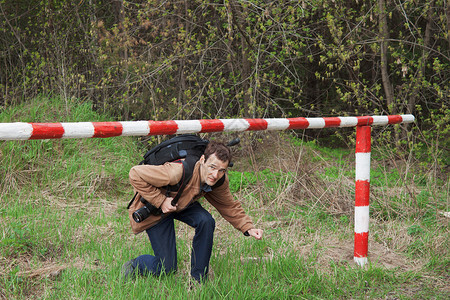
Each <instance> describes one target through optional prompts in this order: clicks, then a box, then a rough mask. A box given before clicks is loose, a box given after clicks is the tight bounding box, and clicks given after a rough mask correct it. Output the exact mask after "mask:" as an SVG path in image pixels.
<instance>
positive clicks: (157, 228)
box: [133, 201, 216, 281]
mask: <svg viewBox="0 0 450 300" xmlns="http://www.w3.org/2000/svg"><path fill="white" fill-rule="evenodd" d="M174 219H176V220H179V221H181V222H184V223H186V224H188V225H189V226H191V227H193V228H195V235H194V240H193V242H192V253H191V275H192V277H193V278H194V279H195V280H197V281H203V280H206V278H207V274H208V269H209V259H210V258H211V251H212V245H213V237H214V228H215V226H216V223H215V221H214V218H213V217H212V216H211V214H210V213H209V212H208V211H207V210H206V209H204V208H203V207H202V206H201V205H200V203H198V202H197V201H196V202H194V203H192V204H190V205H189V206H188V207H187V208H186V209H184V210H183V211H181V212H176V213H171V214H169V215H167V216H165V217H164V218H163V219H162V220H161V221H160V222H159V223H158V224H156V225H154V226H152V227H150V228H149V229H147V234H148V237H149V239H150V242H151V244H152V248H153V252H154V255H141V256H138V257H137V258H136V259H135V260H134V262H133V265H134V267H137V268H138V270H139V274H142V275H147V274H152V275H160V274H161V273H170V272H175V271H176V270H177V248H176V240H175V227H174Z"/></svg>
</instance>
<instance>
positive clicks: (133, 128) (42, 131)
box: [0, 115, 414, 140]
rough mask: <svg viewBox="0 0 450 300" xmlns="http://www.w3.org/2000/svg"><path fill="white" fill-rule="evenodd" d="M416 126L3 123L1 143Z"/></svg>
mask: <svg viewBox="0 0 450 300" xmlns="http://www.w3.org/2000/svg"><path fill="white" fill-rule="evenodd" d="M412 122H414V116H413V115H389V116H362V117H324V118H303V117H298V118H272V119H270V118H267V119H210V120H207V119H204V120H181V121H178V120H171V121H123V122H77V123H24V122H16V123H0V140H32V139H60V138H107V137H114V136H148V135H164V134H169V135H172V134H184V133H202V132H221V131H248V130H287V129H315V128H330V127H356V126H364V125H388V124H400V123H412Z"/></svg>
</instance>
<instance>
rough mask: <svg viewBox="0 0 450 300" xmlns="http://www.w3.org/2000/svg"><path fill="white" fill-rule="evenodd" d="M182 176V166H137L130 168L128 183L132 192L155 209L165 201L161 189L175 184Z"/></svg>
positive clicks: (170, 164) (172, 164)
mask: <svg viewBox="0 0 450 300" xmlns="http://www.w3.org/2000/svg"><path fill="white" fill-rule="evenodd" d="M182 174H183V166H182V164H177V163H166V164H164V165H162V166H153V165H139V166H135V167H133V168H131V170H130V173H129V178H130V183H131V185H132V186H133V187H134V190H135V191H136V192H138V193H139V195H141V196H142V197H144V198H145V200H147V201H148V202H150V203H151V204H152V205H154V206H156V207H160V206H161V204H162V203H163V202H164V200H165V199H166V196H165V195H164V194H163V193H162V192H161V189H160V188H161V187H164V186H166V185H174V184H177V183H178V182H179V181H180V179H181V176H182Z"/></svg>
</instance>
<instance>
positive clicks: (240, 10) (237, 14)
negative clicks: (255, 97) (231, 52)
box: [230, 1, 255, 117]
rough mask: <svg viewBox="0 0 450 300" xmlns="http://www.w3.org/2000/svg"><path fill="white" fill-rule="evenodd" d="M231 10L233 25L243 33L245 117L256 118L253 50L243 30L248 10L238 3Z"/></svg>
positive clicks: (242, 74)
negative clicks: (252, 93) (253, 90)
mask: <svg viewBox="0 0 450 300" xmlns="http://www.w3.org/2000/svg"><path fill="white" fill-rule="evenodd" d="M230 4H231V5H230V8H231V11H232V15H233V25H235V26H236V27H237V29H238V31H239V32H240V33H241V35H242V38H241V48H242V50H241V55H242V56H241V79H242V91H243V92H244V95H243V97H244V115H246V116H248V117H255V107H254V105H252V98H251V94H250V75H251V70H252V68H251V63H250V60H249V52H250V50H251V43H250V40H249V38H248V36H247V34H246V33H245V31H244V30H243V29H242V28H246V24H245V21H246V20H247V17H248V9H247V8H246V7H245V6H243V5H241V3H239V2H238V1H233V3H231V2H230Z"/></svg>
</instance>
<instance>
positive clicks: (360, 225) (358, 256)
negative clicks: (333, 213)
mask: <svg viewBox="0 0 450 300" xmlns="http://www.w3.org/2000/svg"><path fill="white" fill-rule="evenodd" d="M370 132H371V127H370V126H357V127H356V149H355V156H356V172H355V173H356V174H355V250H354V257H353V258H354V261H355V262H356V263H357V264H358V265H360V266H361V267H363V266H364V265H365V264H366V263H367V251H368V240H369V192H370V139H371V138H370Z"/></svg>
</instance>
